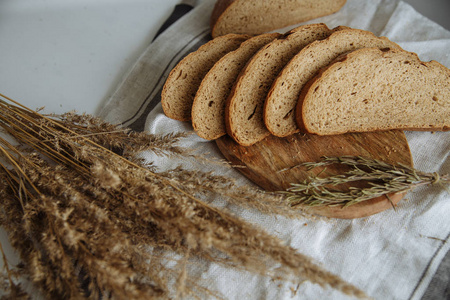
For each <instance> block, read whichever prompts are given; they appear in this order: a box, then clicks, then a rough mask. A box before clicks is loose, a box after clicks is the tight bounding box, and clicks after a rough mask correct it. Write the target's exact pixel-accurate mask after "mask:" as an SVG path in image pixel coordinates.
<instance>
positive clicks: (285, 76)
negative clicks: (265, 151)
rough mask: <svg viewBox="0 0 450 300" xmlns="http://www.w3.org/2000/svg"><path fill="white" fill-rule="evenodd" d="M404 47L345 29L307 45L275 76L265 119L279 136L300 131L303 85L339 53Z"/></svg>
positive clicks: (366, 33) (382, 38)
mask: <svg viewBox="0 0 450 300" xmlns="http://www.w3.org/2000/svg"><path fill="white" fill-rule="evenodd" d="M367 47H378V48H394V49H400V46H398V45H397V44H396V43H394V42H392V41H390V40H389V39H387V38H385V37H377V36H375V35H374V34H373V33H371V32H369V31H365V30H360V29H351V28H347V29H343V30H339V31H336V32H334V33H333V34H332V35H330V36H329V37H328V38H326V39H325V40H321V41H315V42H313V43H311V44H310V45H308V46H306V47H305V48H303V50H301V51H300V52H299V53H298V54H297V55H295V56H294V58H292V60H291V61H290V62H289V63H288V64H287V65H286V66H285V67H284V68H283V70H282V71H281V73H280V74H279V75H278V77H277V78H276V79H275V81H274V83H273V85H272V87H271V89H270V91H269V93H268V96H267V99H266V102H265V106H264V122H265V124H266V127H267V129H268V130H269V131H270V132H271V133H272V134H273V135H276V136H279V137H285V136H288V135H291V134H293V133H296V132H298V131H299V128H298V126H297V123H296V120H295V106H296V104H297V102H298V98H299V96H300V91H301V89H302V88H303V86H304V85H305V84H306V83H307V82H308V81H309V80H310V79H311V78H312V77H314V75H316V73H317V72H319V70H320V69H321V68H323V67H325V66H327V65H328V64H329V63H330V62H332V61H333V60H334V59H336V58H337V57H338V56H340V55H342V54H343V53H347V52H349V51H353V50H356V49H360V48H367Z"/></svg>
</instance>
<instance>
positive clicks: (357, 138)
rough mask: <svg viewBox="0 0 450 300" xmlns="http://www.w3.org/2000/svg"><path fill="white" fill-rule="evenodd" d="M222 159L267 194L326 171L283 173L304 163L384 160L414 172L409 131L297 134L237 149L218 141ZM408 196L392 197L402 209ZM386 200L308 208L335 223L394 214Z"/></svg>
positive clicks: (338, 170)
mask: <svg viewBox="0 0 450 300" xmlns="http://www.w3.org/2000/svg"><path fill="white" fill-rule="evenodd" d="M216 143H217V146H218V147H219V149H220V151H221V152H222V154H223V155H224V156H225V158H226V159H228V160H229V161H230V162H231V163H232V164H234V165H237V166H245V167H244V168H242V167H238V168H237V170H239V171H240V172H242V174H244V175H245V176H246V177H247V178H249V179H250V180H251V181H253V182H254V183H256V184H257V185H259V186H260V187H262V188H263V189H265V190H267V191H284V190H286V189H287V188H289V187H290V184H291V183H295V182H301V181H303V180H306V179H307V178H308V177H309V176H311V175H314V174H315V175H317V174H318V172H321V171H322V170H321V169H320V168H315V169H313V170H312V171H308V170H306V168H303V167H302V168H292V169H290V170H288V171H285V172H279V171H280V170H282V169H285V168H289V167H293V166H296V165H298V164H300V163H304V162H316V161H319V160H320V159H321V157H323V156H343V155H356V156H363V157H368V158H374V159H379V160H382V161H385V162H388V163H393V164H395V163H402V164H405V165H409V166H412V163H413V162H412V157H411V152H410V150H409V145H408V142H407V140H406V137H405V134H404V133H403V131H398V130H393V131H385V132H372V133H348V134H342V135H333V136H318V135H310V134H301V133H298V134H294V135H291V136H289V137H286V138H278V137H274V136H269V137H267V138H266V139H264V140H262V141H260V142H258V143H256V144H254V145H252V146H249V147H244V146H241V145H239V144H237V143H236V142H235V141H234V140H233V139H231V138H230V137H228V136H224V137H222V138H220V139H218V140H217V141H216ZM345 168H346V167H345V166H337V165H335V166H328V167H327V168H326V170H325V172H324V173H322V174H321V176H329V175H332V174H342V172H344V171H345ZM403 196H404V195H403V194H394V195H390V199H391V200H392V203H393V204H394V205H395V204H397V203H398V202H399V201H400V200H401V199H402V198H403ZM392 203H391V202H390V201H389V200H388V199H387V198H386V197H384V196H383V197H378V198H374V199H372V200H369V201H366V202H363V203H359V204H354V205H351V206H347V207H345V208H342V207H320V208H308V209H310V211H311V212H312V213H315V214H318V215H322V216H327V217H333V218H343V219H352V218H361V217H366V216H369V215H372V214H376V213H378V212H381V211H383V210H386V209H389V208H392Z"/></svg>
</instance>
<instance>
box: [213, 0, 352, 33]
mask: <svg viewBox="0 0 450 300" xmlns="http://www.w3.org/2000/svg"><path fill="white" fill-rule="evenodd" d="M345 2H346V0H290V1H286V0H282V1H276V0H264V1H261V0H218V1H217V2H216V5H215V6H214V9H213V12H212V14H211V20H210V23H211V32H212V36H213V37H217V36H221V35H224V34H228V33H243V34H261V33H264V32H269V31H273V30H275V29H279V28H282V27H286V26H289V25H294V24H298V23H301V22H305V21H308V20H312V19H315V18H318V17H322V16H325V15H329V14H332V13H334V12H337V11H338V10H340V9H341V8H342V6H343V5H344V4H345Z"/></svg>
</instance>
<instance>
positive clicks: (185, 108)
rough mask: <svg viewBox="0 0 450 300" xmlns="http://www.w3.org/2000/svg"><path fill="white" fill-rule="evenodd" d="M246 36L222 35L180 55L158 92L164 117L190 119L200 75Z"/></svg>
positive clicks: (234, 48) (237, 45) (200, 78)
mask: <svg viewBox="0 0 450 300" xmlns="http://www.w3.org/2000/svg"><path fill="white" fill-rule="evenodd" d="M249 37H250V36H248V35H239V34H228V35H224V36H221V37H218V38H216V39H213V40H211V41H209V42H208V43H206V44H204V45H202V46H201V47H200V48H199V49H198V50H196V51H194V52H192V53H190V54H188V55H187V56H186V57H185V58H183V59H182V60H181V61H180V62H179V63H178V64H177V65H176V66H175V67H174V68H173V69H172V71H171V72H170V74H169V76H168V77H167V79H166V82H165V83H164V87H163V90H162V92H161V104H162V108H163V110H164V113H165V114H166V116H168V117H169V118H172V119H175V120H179V121H190V120H191V108H192V102H193V101H194V97H195V93H196V92H197V89H198V87H199V86H200V83H201V81H202V79H203V77H204V76H205V75H206V73H207V72H208V71H209V69H211V68H212V66H213V65H214V64H215V63H216V62H217V61H218V60H219V59H220V58H221V57H223V56H224V55H225V54H227V53H228V52H230V51H233V50H236V49H237V48H238V47H239V45H240V44H241V43H242V42H244V41H245V40H247V39H248V38H249Z"/></svg>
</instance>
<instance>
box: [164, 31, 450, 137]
mask: <svg viewBox="0 0 450 300" xmlns="http://www.w3.org/2000/svg"><path fill="white" fill-rule="evenodd" d="M230 40H238V41H239V42H237V43H236V44H235V46H234V47H235V48H234V49H233V47H231V48H230V46H229V44H230V42H229V41H230ZM211 44H214V45H215V46H214V47H212V46H211ZM231 44H233V43H231ZM202 47H203V48H205V49H213V50H209V51H210V52H211V53H214V54H211V53H210V54H209V55H206V56H211V57H214V59H210V60H207V59H204V58H203V59H198V58H197V57H205V53H204V52H205V50H202V48H200V49H199V50H197V51H196V52H194V53H192V54H190V55H188V56H187V57H186V58H185V59H183V60H182V61H180V63H179V64H178V65H177V66H176V67H175V68H174V70H172V72H171V74H170V75H169V77H168V79H167V81H166V83H165V85H164V89H163V93H162V97H161V100H162V106H163V109H164V112H165V113H166V115H167V116H168V117H171V118H174V119H177V120H183V121H192V125H193V127H194V130H195V131H196V132H197V134H198V135H199V136H200V137H202V138H205V139H207V140H213V139H217V138H219V137H220V136H223V135H225V134H228V135H230V136H231V137H232V138H233V139H234V140H235V141H236V142H237V143H239V144H240V145H243V146H250V145H252V144H254V143H256V142H258V141H261V140H262V139H264V138H265V137H266V136H267V135H269V134H273V135H276V136H279V137H285V136H289V135H291V134H294V133H297V132H299V131H301V132H306V133H314V134H319V135H332V134H341V133H345V132H367V131H379V130H391V129H408V130H429V131H437V130H449V128H450V126H449V123H450V121H449V120H450V70H449V69H448V68H446V67H445V66H443V65H441V64H439V63H438V62H435V61H431V62H422V61H421V60H420V59H419V58H418V57H417V55H416V54H414V53H411V52H408V51H405V50H403V49H401V48H400V46H399V45H397V44H396V43H394V42H392V41H390V40H389V39H387V38H385V37H378V36H376V35H374V34H373V33H371V32H369V31H365V30H360V29H352V28H348V27H343V26H340V27H337V28H334V29H329V28H328V27H327V26H326V25H324V24H310V25H303V26H299V27H297V28H295V29H293V30H291V31H289V32H287V33H285V34H278V33H271V34H261V35H256V36H253V37H249V36H247V35H237V34H228V35H224V36H221V37H218V38H215V39H213V40H211V41H210V42H208V43H207V44H205V45H204V46H202ZM200 54H201V55H200ZM205 60H206V61H208V62H207V63H206V62H205ZM187 66H188V67H187ZM187 68H189V70H197V69H201V70H202V71H201V72H191V71H186V70H187ZM180 74H182V75H180ZM174 111H175V113H174ZM174 115H177V116H184V117H174Z"/></svg>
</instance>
